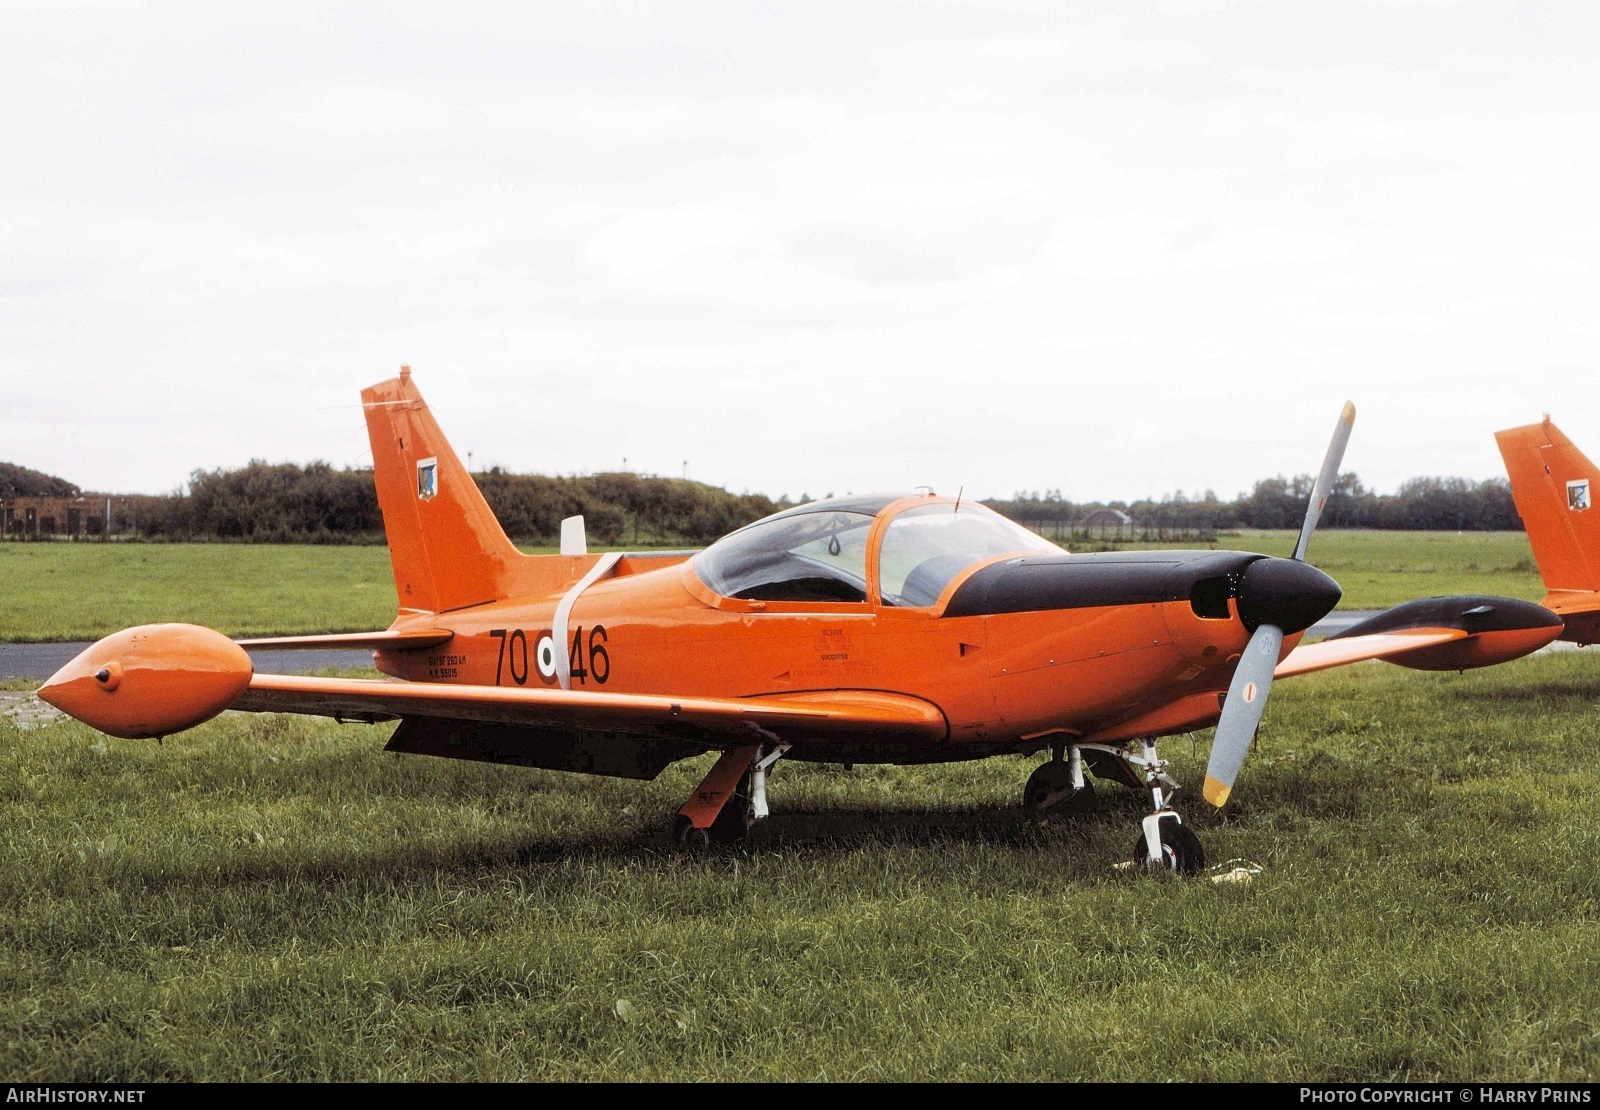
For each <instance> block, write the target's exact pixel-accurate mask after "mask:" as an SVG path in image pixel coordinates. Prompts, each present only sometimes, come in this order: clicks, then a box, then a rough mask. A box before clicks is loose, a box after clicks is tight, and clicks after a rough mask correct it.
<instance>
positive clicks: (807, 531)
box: [694, 496, 1061, 606]
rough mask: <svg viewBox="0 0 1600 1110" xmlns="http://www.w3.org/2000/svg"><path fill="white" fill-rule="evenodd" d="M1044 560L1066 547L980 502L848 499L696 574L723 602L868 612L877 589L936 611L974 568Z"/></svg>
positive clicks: (798, 513)
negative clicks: (842, 606) (1000, 561)
mask: <svg viewBox="0 0 1600 1110" xmlns="http://www.w3.org/2000/svg"><path fill="white" fill-rule="evenodd" d="M874 544H875V545H876V546H875V547H874ZM1040 552H1048V553H1050V554H1056V555H1059V554H1061V548H1059V547H1057V546H1056V545H1055V544H1053V543H1051V542H1049V541H1048V540H1046V539H1044V538H1043V537H1041V536H1038V535H1036V534H1034V533H1033V532H1030V531H1028V530H1027V529H1026V528H1024V527H1022V526H1021V525H1019V524H1015V523H1013V522H1012V521H1009V520H1007V519H1006V518H1005V517H1003V516H1001V515H1000V514H999V513H996V512H994V511H992V510H990V509H987V508H985V507H984V506H982V505H979V504H977V503H975V502H971V501H966V502H959V501H955V500H952V499H950V498H933V497H901V496H877V497H848V498H834V499H830V500H827V501H813V502H809V503H807V504H804V505H797V506H796V507H794V508H792V509H786V510H785V511H783V512H781V513H777V514H775V515H773V516H769V517H767V518H766V519H764V520H758V521H756V523H754V524H752V525H749V526H748V527H745V528H741V529H740V530H739V531H737V532H734V533H732V534H731V535H728V536H724V537H723V538H722V539H720V540H718V541H717V542H716V543H714V544H712V545H711V546H710V547H708V548H706V549H705V550H704V551H702V552H701V553H700V554H699V555H697V556H695V558H694V570H695V573H696V574H697V575H699V577H700V580H701V581H702V582H704V583H705V584H706V586H708V587H709V588H710V589H712V590H713V591H715V592H716V593H718V594H721V595H722V596H723V597H731V598H739V599H742V600H747V601H795V602H835V603H841V602H842V603H847V604H848V603H858V604H863V605H864V604H866V603H867V601H868V599H869V597H870V596H871V594H872V587H873V586H874V585H876V587H877V594H878V597H879V599H880V601H881V603H882V604H884V605H891V606H928V605H932V604H933V603H934V602H935V601H937V600H938V598H939V595H940V594H941V593H942V592H943V591H944V588H945V586H947V585H949V584H950V581H951V580H952V579H954V578H955V577H956V575H958V574H960V573H961V572H962V571H963V570H965V569H966V568H967V567H969V566H972V565H973V564H974V563H977V562H980V561H983V560H987V559H991V558H993V557H995V556H997V555H1015V554H1026V553H1033V554H1037V553H1040ZM869 556H875V558H869Z"/></svg>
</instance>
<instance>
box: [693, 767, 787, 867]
mask: <svg viewBox="0 0 1600 1110" xmlns="http://www.w3.org/2000/svg"><path fill="white" fill-rule="evenodd" d="M788 750H789V745H788V744H742V745H740V746H739V747H737V748H729V749H728V750H727V751H725V752H723V753H722V758H720V759H718V760H717V762H716V763H715V764H714V765H713V766H712V768H711V770H710V772H709V773H708V774H707V775H706V777H705V778H703V779H701V780H700V785H699V786H697V787H695V791H694V793H693V794H692V795H691V796H690V797H689V800H688V801H687V802H685V803H683V807H682V808H681V809H679V810H678V812H677V813H676V814H674V815H673V818H672V823H671V825H670V826H669V828H668V835H669V836H670V837H671V840H672V842H673V843H674V844H676V845H678V846H680V847H683V848H687V849H688V850H690V851H691V852H703V851H705V850H706V849H707V848H709V847H710V846H711V845H712V844H734V843H737V842H738V841H740V840H743V839H744V838H745V837H746V836H748V835H750V830H751V829H753V828H755V826H756V823H757V822H759V821H764V820H766V817H767V772H769V771H770V770H771V769H772V765H773V764H774V763H776V762H778V759H779V758H780V757H781V756H782V755H783V753H784V752H786V751H788Z"/></svg>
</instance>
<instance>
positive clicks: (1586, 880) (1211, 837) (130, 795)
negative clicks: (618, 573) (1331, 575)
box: [0, 652, 1600, 1082]
mask: <svg viewBox="0 0 1600 1110" xmlns="http://www.w3.org/2000/svg"><path fill="white" fill-rule="evenodd" d="M1597 693H1600V670H1597V663H1596V661H1595V659H1594V658H1592V657H1591V655H1589V654H1588V653H1584V652H1559V653H1547V654H1543V655H1539V656H1535V657H1532V658H1529V659H1527V660H1523V661H1519V662H1517V663H1513V664H1509V665H1507V666H1503V667H1499V668H1491V669H1488V670H1485V671H1478V672H1472V673H1470V674H1468V675H1465V676H1458V675H1449V674H1446V675H1437V674H1418V673H1415V672H1410V671H1404V670H1400V669H1398V668H1394V667H1389V666H1386V665H1384V664H1379V663H1367V664H1361V665H1358V666H1355V667H1351V668H1347V669H1344V670H1340V671H1332V672H1326V673H1323V674H1318V675H1312V676H1309V677H1305V678H1298V679H1293V680H1286V681H1284V682H1282V683H1280V684H1278V686H1277V687H1276V688H1275V690H1274V693H1273V704H1272V706H1271V708H1270V709H1269V710H1268V714H1267V723H1266V725H1265V726H1264V727H1263V729H1262V733H1261V737H1260V741H1259V743H1258V745H1257V747H1256V749H1255V750H1254V752H1253V754H1252V756H1251V758H1250V760H1249V761H1248V762H1247V763H1246V765H1245V768H1244V771H1243V773H1242V775H1241V777H1240V780H1239V784H1238V789H1237V792H1236V795H1235V800H1234V801H1233V802H1231V803H1230V805H1229V808H1228V809H1227V811H1226V812H1225V813H1222V814H1220V815H1219V814H1216V813H1214V812H1210V811H1209V807H1207V806H1205V805H1204V803H1202V802H1200V801H1199V799H1198V797H1196V796H1190V797H1188V798H1187V801H1186V803H1185V806H1184V808H1185V811H1186V813H1187V815H1188V820H1189V823H1190V825H1191V827H1193V828H1195V829H1196V830H1197V831H1198V832H1199V835H1200V836H1201V838H1202V840H1203V841H1204V843H1205V846H1206V849H1207V852H1208V855H1209V856H1210V857H1211V858H1212V859H1213V860H1214V861H1217V862H1221V861H1225V860H1228V859H1230V858H1232V857H1239V858H1244V859H1248V860H1251V861H1254V862H1256V863H1259V864H1260V865H1261V866H1262V868H1263V870H1262V872H1261V873H1260V875H1259V876H1258V877H1257V878H1256V879H1255V880H1254V881H1253V882H1250V883H1248V884H1239V885H1224V884H1215V883H1212V882H1209V881H1206V879H1205V878H1204V877H1200V878H1194V879H1178V878H1175V877H1171V876H1166V875H1158V876H1147V875H1144V874H1142V873H1140V874H1135V873H1131V872H1129V871H1125V870H1117V869H1116V868H1114V866H1113V864H1115V863H1117V862H1120V861H1122V860H1124V859H1126V858H1127V857H1128V854H1129V852H1130V851H1131V848H1132V843H1133V840H1134V837H1135V832H1136V822H1137V820H1138V818H1139V817H1140V816H1141V814H1142V812H1143V809H1142V803H1141V800H1140V799H1139V797H1138V796H1136V795H1135V794H1133V793H1132V792H1127V791H1123V790H1121V789H1120V788H1117V787H1115V786H1110V785H1104V786H1103V788H1102V791H1101V799H1100V808H1099V811H1098V812H1097V813H1094V814H1091V815H1089V816H1087V817H1083V818H1077V819H1073V820H1068V821H1061V822H1057V823H1051V824H1046V825H1043V826H1041V825H1036V824H1034V823H1032V822H1030V821H1028V820H1026V819H1025V818H1024V817H1023V815H1022V812H1021V810H1020V808H1019V807H1018V806H1017V800H1016V799H1017V795H1018V792H1019V791H1020V788H1021V784H1022V782H1023V780H1024V778H1025V777H1026V774H1027V772H1028V770H1029V769H1030V767H1031V761H1029V760H1024V759H1020V758H1005V759H996V760H989V761H985V762H981V763H975V764H968V765H951V766H944V767H932V768H919V769H908V768H892V767H885V768H875V767H857V768H855V769H854V770H852V771H848V772H847V771H844V770H842V769H840V768H837V767H826V766H804V765H789V764H781V765H780V770H779V772H778V773H777V774H776V775H775V776H774V778H773V780H772V787H771V797H772V803H773V808H774V814H775V815H774V817H773V818H772V819H771V820H770V821H769V822H768V823H767V824H766V825H765V826H762V827H761V828H759V829H758V830H757V833H756V835H755V837H754V838H753V841H752V842H750V843H748V844H746V845H744V846H741V847H739V848H737V849H727V850H723V851H721V852H719V853H717V854H713V855H712V856H710V857H709V858H707V859H704V860H694V859H691V858H685V857H682V856H679V855H677V854H674V853H672V852H671V851H669V850H668V849H667V848H666V846H665V838H664V836H663V835H662V834H661V832H660V829H661V827H662V825H663V822H664V820H665V817H666V816H667V814H669V813H670V812H671V811H672V810H673V809H675V808H676V807H677V805H678V804H679V803H680V802H681V801H682V799H683V797H684V796H685V795H686V794H687V792H688V791H689V790H690V789H691V788H692V786H693V784H694V782H695V781H696V778H697V775H698V774H699V773H700V772H701V771H703V770H704V764H705V762H706V760H705V759H701V760H698V761H694V762H692V763H689V764H684V765H679V766H677V767H674V768H671V769H669V770H668V772H667V773H665V774H664V775H662V777H661V778H660V779H658V780H657V781H655V782H653V783H648V784H641V783H634V782H621V781H616V780H607V779H594V778H588V777H584V776H577V775H559V774H554V773H545V772H538V771H531V770H526V769H517V768H503V767H493V766H481V765H474V764H468V763H458V762H452V761H446V760H438V759H431V758H427V757H418V756H396V755H389V754H384V753H382V752H380V751H379V748H380V747H381V744H382V742H383V739H384V737H385V736H386V734H387V731H388V727H389V726H378V727H368V726H343V727H341V726H338V725H335V724H333V723H331V722H323V721H311V720H301V719H294V718H287V717H278V716H260V717H248V716H244V715H240V714H226V715H224V716H223V717H221V718H219V719H217V720H215V721H213V722H211V723H209V724H207V725H204V726H202V727H201V728H199V729H197V730H195V731H193V732H190V733H186V734H184V735H182V736H178V737H173V738H169V739H168V740H167V741H166V743H165V744H164V745H162V744H156V743H154V742H151V741H141V742H127V741H118V740H111V739H107V738H105V737H102V736H100V735H98V734H96V733H94V732H92V731H91V730H89V729H87V728H86V727H84V726H81V725H78V724H76V723H74V722H70V721H62V722H59V723H55V724H50V725H47V726H46V727H43V728H37V729H32V730H28V731H20V730H18V729H17V728H16V727H14V726H13V725H11V724H9V723H0V795H3V798H0V813H3V814H4V817H3V818H0V838H3V848H0V904H3V905H4V906H5V907H6V912H5V914H4V915H3V916H0V1074H4V1075H5V1076H6V1077H7V1078H8V1079H10V1080H13V1081H19V1082H32V1081H43V1080H84V1081H93V1080H98V1081H113V1080H114V1081H119V1082H139V1081H146V1080H162V1079H169V1080H186V1079H193V1080H218V1081H229V1080H296V1079H303V1080H309V1079H335V1080H399V1079H410V1080H424V1079H431V1080H513V1079H539V1080H559V1079H573V1080H634V1079H642V1080H650V1079H657V1080H659V1079H667V1080H707V1079H709V1080H724V1079H773V1080H795V1079H798V1080H820V1079H833V1080H857V1079H884V1080H917V1079H936V1080H1058V1079H1097V1080H1158V1079H1180V1080H1182V1079H1188V1080H1240V1079H1244V1080H1269V1081H1273V1080H1275V1081H1289V1080H1305V1079H1316V1078H1323V1079H1345V1080H1380V1079H1391V1080H1465V1079H1483V1080H1488V1079H1497V1080H1568V1081H1571V1080H1588V1081H1592V1080H1594V1079H1595V1078H1596V1077H1597V1076H1600V873H1597V870H1596V868H1595V866H1594V861H1595V859H1596V858H1597V857H1600V834H1597V832H1596V827H1595V824H1594V821H1593V817H1592V806H1591V804H1590V803H1591V799H1592V797H1593V793H1594V785H1595V773H1596V770H1597V756H1600V740H1597V737H1596V734H1595V730H1594V728H1593V720H1594V708H1595V698H1596V695H1597ZM1205 740H1206V738H1205V737H1204V736H1200V737H1197V738H1196V742H1195V743H1194V744H1191V743H1190V742H1188V741H1187V740H1185V739H1183V738H1177V739H1176V740H1174V741H1169V742H1168V744H1167V746H1166V751H1165V754H1167V755H1168V756H1169V757H1170V758H1172V759H1173V760H1174V761H1175V774H1176V776H1177V778H1178V779H1179V780H1180V781H1186V782H1190V783H1193V782H1195V781H1197V780H1198V778H1199V776H1200V772H1201V769H1202V767H1203V765H1204V760H1205V756H1206V742H1205Z"/></svg>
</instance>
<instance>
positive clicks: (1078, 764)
mask: <svg viewBox="0 0 1600 1110" xmlns="http://www.w3.org/2000/svg"><path fill="white" fill-rule="evenodd" d="M1085 762H1087V763H1088V764H1089V766H1090V767H1091V768H1092V769H1093V770H1094V772H1095V774H1097V775H1100V776H1101V777H1102V778H1111V779H1113V780H1115V781H1117V782H1121V783H1122V784H1124V785H1126V786H1131V787H1134V788H1135V789H1145V790H1149V791H1150V805H1151V809H1152V810H1153V811H1154V812H1152V813H1151V815H1150V816H1149V817H1146V818H1145V819H1144V820H1143V821H1142V822H1140V824H1141V825H1142V826H1143V828H1142V831H1141V834H1140V836H1139V839H1138V841H1137V842H1136V843H1135V844H1134V852H1133V858H1134V861H1135V862H1136V863H1138V864H1139V865H1140V866H1141V867H1144V868H1145V869H1147V870H1155V869H1157V868H1160V867H1165V868H1166V869H1168V870H1170V871H1176V872H1178V873H1179V874H1182V875H1193V874H1195V873H1196V872H1198V871H1200V870H1201V869H1202V868H1204V867H1205V865H1206V857H1205V850H1204V849H1203V848H1201V846H1200V838H1199V837H1197V836H1196V835H1195V834H1194V833H1193V832H1192V831H1191V830H1189V829H1188V828H1186V827H1185V826H1184V824H1183V818H1182V817H1180V816H1179V815H1178V812H1177V811H1176V810H1174V809H1173V808H1172V795H1173V793H1175V792H1176V791H1177V790H1178V789H1179V787H1178V784H1177V782H1175V781H1174V780H1173V779H1172V777H1171V776H1170V775H1168V774H1167V762H1166V760H1164V759H1162V758H1161V757H1160V756H1159V755H1157V754H1156V741H1155V738H1154V737H1146V738H1144V739H1142V740H1138V741H1130V742H1128V743H1125V744H1065V743H1063V744H1056V745H1055V746H1054V747H1053V748H1052V751H1051V758H1050V761H1049V762H1048V763H1043V764H1040V765H1039V767H1038V768H1036V769H1035V770H1034V772H1033V774H1032V775H1030V776H1029V777H1028V784H1027V785H1026V786H1025V787H1023V790H1022V805H1023V808H1025V809H1026V810H1028V812H1030V813H1032V814H1034V815H1035V816H1038V817H1040V818H1043V817H1046V816H1050V815H1053V814H1064V813H1079V812H1083V811H1084V810H1085V809H1087V808H1088V807H1089V806H1090V805H1092V804H1093V801H1094V788H1093V786H1091V785H1090V783H1089V780H1088V779H1087V778H1086V777H1085V775H1084V772H1083V768H1084V763H1085Z"/></svg>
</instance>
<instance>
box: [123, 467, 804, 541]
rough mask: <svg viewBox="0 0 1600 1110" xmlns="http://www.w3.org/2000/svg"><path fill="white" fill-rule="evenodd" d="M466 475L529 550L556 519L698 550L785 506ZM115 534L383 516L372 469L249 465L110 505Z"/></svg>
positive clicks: (272, 527)
mask: <svg viewBox="0 0 1600 1110" xmlns="http://www.w3.org/2000/svg"><path fill="white" fill-rule="evenodd" d="M473 478H474V480H476V482H477V483H478V488H479V489H481V490H482V491H483V496H484V500H486V501H487V502H488V503H489V507H490V508H491V509H492V510H494V514H495V517H496V518H497V519H498V520H499V521H500V525H501V527H502V528H504V529H505V531H506V534H507V535H509V536H510V537H511V538H512V539H514V540H518V541H520V542H523V543H528V544H555V543H558V542H559V541H560V537H561V521H562V520H563V519H565V518H566V517H569V516H579V515H581V516H582V517H583V518H584V526H585V528H586V530H587V531H588V534H589V537H590V539H591V540H594V541H596V542H598V543H601V544H606V545H612V544H618V543H628V544H637V545H639V546H645V547H656V546H663V545H666V546H673V545H682V546H703V545H705V544H707V543H710V542H711V541H712V540H714V539H716V538H717V537H719V536H721V535H723V534H725V533H727V532H730V531H732V530H733V529H735V528H738V527H740V526H741V525H744V524H748V523H750V522H751V521H752V520H756V519H759V518H760V517H763V516H766V515H767V514H769V513H774V512H777V511H778V510H779V509H781V508H784V507H785V506H786V505H787V504H788V502H787V501H772V500H770V499H769V498H766V497H762V496H760V495H758V494H734V493H729V492H728V491H727V490H724V489H718V488H717V487H715V486H708V485H704V484H702V483H699V482H691V481H688V480H686V479H678V478H654V477H645V476H643V475H640V474H632V473H617V474H594V475H586V476H582V477H578V476H573V477H546V476H544V475H539V474H511V473H508V472H506V471H504V470H502V469H500V468H499V467H495V468H493V469H491V470H487V471H484V472H483V473H480V474H475V475H473ZM112 531H113V532H120V533H123V534H132V535H137V536H140V537H143V538H146V539H161V540H199V539H220V540H236V541H244V542H250V543H382V542H383V514H382V512H381V511H380V510H379V508H378V493H377V489H376V487H375V486H374V485H373V480H372V471H371V470H351V469H335V468H334V467H332V466H330V465H329V464H327V463H325V462H313V463H311V464H309V465H307V466H298V465H296V464H294V463H267V462H263V461H261V460H255V461H252V462H251V463H250V464H249V465H247V466H244V467H240V468H239V469H237V470H197V471H195V472H194V473H193V474H191V475H190V477H189V489H188V492H187V493H182V492H178V493H173V494H168V495H164V496H149V495H141V496H124V497H121V498H117V499H115V500H113V502H112Z"/></svg>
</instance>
